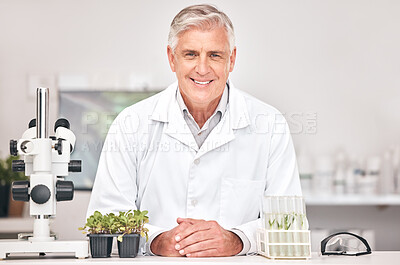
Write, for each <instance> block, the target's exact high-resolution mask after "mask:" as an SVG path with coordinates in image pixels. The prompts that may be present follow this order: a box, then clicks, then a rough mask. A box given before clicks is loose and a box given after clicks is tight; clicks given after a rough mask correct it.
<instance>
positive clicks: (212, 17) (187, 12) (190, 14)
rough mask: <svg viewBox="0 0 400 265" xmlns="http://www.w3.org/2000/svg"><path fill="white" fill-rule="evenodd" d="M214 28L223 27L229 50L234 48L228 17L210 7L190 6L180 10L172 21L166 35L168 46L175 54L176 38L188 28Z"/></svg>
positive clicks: (230, 23) (233, 35) (232, 33)
mask: <svg viewBox="0 0 400 265" xmlns="http://www.w3.org/2000/svg"><path fill="white" fill-rule="evenodd" d="M215 27H224V28H225V30H226V32H227V34H228V41H229V49H230V51H231V52H232V51H233V48H234V47H235V33H234V31H233V24H232V21H231V20H230V19H229V17H228V16H227V15H226V14H225V13H224V12H222V11H220V10H218V9H217V8H216V7H215V6H212V5H206V4H203V5H192V6H188V7H186V8H184V9H182V10H181V11H180V12H179V13H178V14H177V15H176V16H175V17H174V19H173V20H172V23H171V27H170V30H169V35H168V45H169V46H170V47H171V48H172V51H173V52H175V48H176V46H177V45H178V38H179V37H180V35H181V34H183V33H184V32H185V31H187V30H188V29H190V28H198V29H200V30H210V29H213V28H215Z"/></svg>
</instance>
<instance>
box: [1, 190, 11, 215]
mask: <svg viewBox="0 0 400 265" xmlns="http://www.w3.org/2000/svg"><path fill="white" fill-rule="evenodd" d="M9 198H10V185H9V184H6V185H1V184H0V217H7V215H8V202H9Z"/></svg>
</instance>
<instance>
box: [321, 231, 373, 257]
mask: <svg viewBox="0 0 400 265" xmlns="http://www.w3.org/2000/svg"><path fill="white" fill-rule="evenodd" d="M321 254H322V255H345V256H361V255H367V254H371V248H370V246H369V244H368V242H367V240H365V239H364V238H363V237H361V236H359V235H356V234H353V233H349V232H339V233H335V234H332V235H330V236H328V237H327V238H325V239H324V240H322V241H321Z"/></svg>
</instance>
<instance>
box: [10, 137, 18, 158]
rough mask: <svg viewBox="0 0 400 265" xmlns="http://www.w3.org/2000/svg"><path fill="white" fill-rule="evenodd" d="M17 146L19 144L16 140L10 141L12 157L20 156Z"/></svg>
mask: <svg viewBox="0 0 400 265" xmlns="http://www.w3.org/2000/svg"><path fill="white" fill-rule="evenodd" d="M17 145H18V142H17V141H16V140H10V154H11V155H12V156H17V155H18V148H17Z"/></svg>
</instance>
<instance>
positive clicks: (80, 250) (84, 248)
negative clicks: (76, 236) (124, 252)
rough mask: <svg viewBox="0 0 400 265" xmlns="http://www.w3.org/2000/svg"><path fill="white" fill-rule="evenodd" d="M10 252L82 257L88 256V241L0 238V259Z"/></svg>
mask: <svg viewBox="0 0 400 265" xmlns="http://www.w3.org/2000/svg"><path fill="white" fill-rule="evenodd" d="M11 253H74V254H75V257H76V258H80V259H83V258H87V257H88V256H89V242H88V241H58V240H54V241H49V242H30V241H26V240H7V239H6V240H0V260H1V259H5V258H6V257H7V256H8V255H9V254H11Z"/></svg>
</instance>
